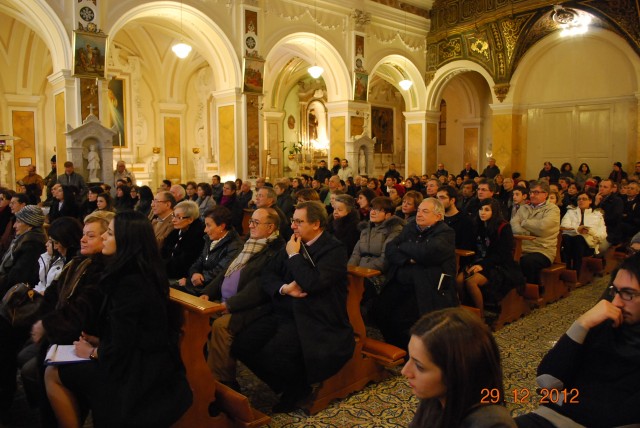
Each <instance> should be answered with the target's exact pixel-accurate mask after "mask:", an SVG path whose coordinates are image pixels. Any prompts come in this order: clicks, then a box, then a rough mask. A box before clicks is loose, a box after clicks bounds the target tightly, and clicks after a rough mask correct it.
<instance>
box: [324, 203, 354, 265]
mask: <svg viewBox="0 0 640 428" xmlns="http://www.w3.org/2000/svg"><path fill="white" fill-rule="evenodd" d="M332 205H333V214H332V216H331V218H329V225H328V226H327V231H328V232H329V233H331V234H332V235H333V236H335V237H336V238H338V240H339V241H340V242H342V243H343V244H344V245H345V247H347V254H351V253H352V252H353V247H355V246H356V242H358V239H360V230H358V223H359V222H360V215H359V214H358V210H356V208H355V200H354V199H353V197H352V196H350V195H347V194H342V195H337V196H336V197H335V200H334V202H332Z"/></svg>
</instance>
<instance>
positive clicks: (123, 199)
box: [113, 185, 136, 212]
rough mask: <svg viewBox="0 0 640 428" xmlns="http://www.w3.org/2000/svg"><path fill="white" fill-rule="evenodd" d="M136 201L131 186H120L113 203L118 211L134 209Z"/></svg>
mask: <svg viewBox="0 0 640 428" xmlns="http://www.w3.org/2000/svg"><path fill="white" fill-rule="evenodd" d="M135 204H136V201H135V200H134V199H132V198H131V189H130V188H129V186H125V185H122V186H119V187H118V188H117V189H116V200H115V202H114V204H113V206H114V208H115V209H116V212H122V211H130V210H132V209H133V207H134V205H135Z"/></svg>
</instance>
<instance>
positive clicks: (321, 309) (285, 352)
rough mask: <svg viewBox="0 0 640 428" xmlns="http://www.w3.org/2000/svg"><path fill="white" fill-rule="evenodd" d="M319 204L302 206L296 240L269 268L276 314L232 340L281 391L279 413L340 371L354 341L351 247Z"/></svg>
mask: <svg viewBox="0 0 640 428" xmlns="http://www.w3.org/2000/svg"><path fill="white" fill-rule="evenodd" d="M327 221H328V217H327V212H326V210H325V209H324V207H323V206H322V204H321V203H319V202H317V201H309V202H302V203H300V204H298V206H297V209H296V210H295V212H294V215H293V223H292V228H293V232H294V235H293V236H292V237H291V239H290V240H289V242H287V246H286V248H285V250H286V251H282V252H280V254H279V255H278V256H277V257H276V259H275V260H274V261H273V262H272V263H269V265H268V266H266V268H265V272H264V273H263V282H262V288H263V290H264V291H265V292H266V293H267V295H269V296H270V297H271V299H272V304H273V313H272V314H271V315H270V316H267V317H263V318H261V319H260V320H259V321H257V322H254V323H253V324H251V325H250V326H248V327H247V328H246V329H245V330H244V331H242V332H241V333H240V334H239V335H238V336H237V337H236V338H235V340H234V342H233V345H232V354H233V355H234V356H236V357H237V358H238V359H240V360H241V361H242V362H243V363H245V364H246V365H247V367H249V369H251V371H253V372H254V373H255V374H256V375H257V376H258V377H259V378H260V379H262V380H263V381H265V382H266V383H267V385H269V386H270V387H271V389H273V390H274V391H276V392H282V396H281V397H280V402H279V403H278V404H276V405H275V406H274V407H273V412H276V413H277V412H288V411H291V410H294V409H295V408H296V405H297V402H298V400H302V399H304V398H306V397H307V396H308V395H309V394H310V393H311V385H312V384H314V383H317V382H321V381H323V380H325V379H327V378H329V377H330V376H332V375H334V374H335V373H337V372H338V371H339V370H340V369H341V368H342V366H343V365H344V364H345V363H346V362H347V361H348V360H349V359H350V358H351V356H352V354H353V349H354V346H355V342H354V337H353V329H352V328H351V324H350V323H349V318H348V315H347V307H346V303H347V258H348V257H347V250H346V248H345V247H344V245H342V244H341V243H340V241H338V240H337V239H336V238H334V237H333V236H331V235H330V234H329V233H325V232H324V229H325V228H326V226H327Z"/></svg>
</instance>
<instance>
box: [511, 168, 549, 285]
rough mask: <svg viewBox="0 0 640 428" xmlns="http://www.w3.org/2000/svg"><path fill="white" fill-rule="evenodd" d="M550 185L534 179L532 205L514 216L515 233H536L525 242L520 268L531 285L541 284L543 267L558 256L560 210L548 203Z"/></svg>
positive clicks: (523, 243)
mask: <svg viewBox="0 0 640 428" xmlns="http://www.w3.org/2000/svg"><path fill="white" fill-rule="evenodd" d="M548 195H549V184H547V182H546V181H543V180H539V181H535V182H532V184H531V190H530V191H529V200H530V201H531V203H530V204H529V205H523V206H521V207H520V209H518V211H516V213H515V215H514V216H513V217H512V218H511V228H512V229H513V234H514V235H530V236H535V237H536V239H534V240H533V241H523V242H522V257H521V258H520V267H521V268H522V273H523V274H524V276H525V277H526V278H527V282H528V283H531V284H538V285H539V284H540V270H541V269H544V268H546V267H549V266H551V263H553V259H555V257H556V247H557V245H558V232H559V231H560V209H559V208H558V207H557V205H555V204H551V203H549V202H547V196H548Z"/></svg>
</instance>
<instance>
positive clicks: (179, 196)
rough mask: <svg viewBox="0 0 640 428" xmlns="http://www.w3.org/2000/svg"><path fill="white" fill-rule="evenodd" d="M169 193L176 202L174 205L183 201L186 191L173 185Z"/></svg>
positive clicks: (177, 185)
mask: <svg viewBox="0 0 640 428" xmlns="http://www.w3.org/2000/svg"><path fill="white" fill-rule="evenodd" d="M169 192H171V194H172V195H173V197H174V199H175V200H176V204H178V203H180V202H182V201H184V198H185V197H186V196H187V191H186V190H184V187H182V186H181V185H179V184H174V185H173V186H171V188H170V189H169Z"/></svg>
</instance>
